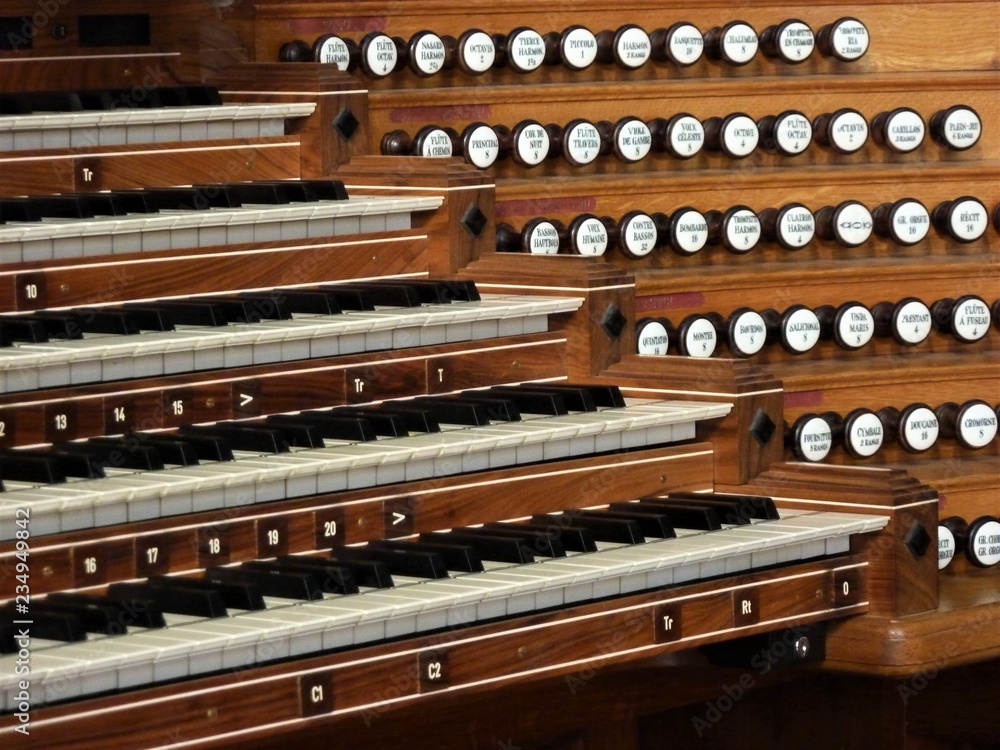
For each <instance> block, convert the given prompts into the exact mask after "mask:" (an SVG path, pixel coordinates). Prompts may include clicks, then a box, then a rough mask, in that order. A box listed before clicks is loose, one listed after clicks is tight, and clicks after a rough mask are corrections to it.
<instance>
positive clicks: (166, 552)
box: [135, 535, 170, 578]
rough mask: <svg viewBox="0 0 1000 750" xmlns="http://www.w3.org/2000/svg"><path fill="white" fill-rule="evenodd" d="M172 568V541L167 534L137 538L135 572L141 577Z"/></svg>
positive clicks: (157, 573) (165, 571) (160, 573)
mask: <svg viewBox="0 0 1000 750" xmlns="http://www.w3.org/2000/svg"><path fill="white" fill-rule="evenodd" d="M169 570H170V541H169V539H168V538H167V537H166V536H165V535H158V536H155V537H140V538H138V539H136V540H135V574H136V576H138V577H139V578H148V577H149V576H153V575H162V574H163V573H167V572H168V571H169Z"/></svg>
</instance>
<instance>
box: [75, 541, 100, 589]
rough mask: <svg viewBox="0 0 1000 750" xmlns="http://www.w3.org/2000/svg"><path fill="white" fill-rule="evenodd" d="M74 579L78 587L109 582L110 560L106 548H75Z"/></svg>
mask: <svg viewBox="0 0 1000 750" xmlns="http://www.w3.org/2000/svg"><path fill="white" fill-rule="evenodd" d="M73 578H74V581H75V583H76V585H77V586H78V587H83V586H96V585H98V584H101V583H106V582H107V580H108V558H107V551H106V550H105V549H104V547H98V546H88V547H76V548H74V550H73Z"/></svg>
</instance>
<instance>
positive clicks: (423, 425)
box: [363, 401, 441, 432]
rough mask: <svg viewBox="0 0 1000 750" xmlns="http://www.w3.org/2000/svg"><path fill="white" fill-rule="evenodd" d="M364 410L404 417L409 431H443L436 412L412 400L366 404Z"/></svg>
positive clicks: (404, 422) (405, 425) (404, 423)
mask: <svg viewBox="0 0 1000 750" xmlns="http://www.w3.org/2000/svg"><path fill="white" fill-rule="evenodd" d="M363 411H364V412H365V413H366V414H367V413H369V412H385V413H387V414H392V415H394V416H398V417H400V418H402V420H403V425H404V427H405V428H406V431H407V432H441V425H439V424H438V421H437V419H436V418H435V416H434V412H432V411H431V410H430V409H422V408H420V407H419V406H417V405H415V404H413V403H412V402H410V401H388V402H386V403H384V404H376V405H374V406H366V407H365V408H364V409H363Z"/></svg>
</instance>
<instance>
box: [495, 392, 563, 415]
mask: <svg viewBox="0 0 1000 750" xmlns="http://www.w3.org/2000/svg"><path fill="white" fill-rule="evenodd" d="M487 393H490V394H493V395H497V396H502V397H503V398H506V399H510V400H511V401H513V402H514V403H515V404H517V408H518V409H519V410H521V412H527V413H529V414H544V415H546V416H549V417H558V416H559V415H561V414H569V409H568V408H567V407H566V402H565V401H563V399H562V396H560V395H559V394H557V393H555V392H553V391H541V390H538V391H536V390H532V389H531V387H530V386H517V387H508V386H495V387H493V388H490V389H489V391H487Z"/></svg>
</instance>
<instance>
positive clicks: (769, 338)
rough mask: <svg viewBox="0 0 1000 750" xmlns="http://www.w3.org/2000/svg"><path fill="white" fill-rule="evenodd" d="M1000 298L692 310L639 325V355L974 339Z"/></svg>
mask: <svg viewBox="0 0 1000 750" xmlns="http://www.w3.org/2000/svg"><path fill="white" fill-rule="evenodd" d="M998 316H1000V300H995V301H994V302H993V305H992V306H990V305H988V304H987V303H986V301H985V300H983V299H982V298H981V297H978V296H976V295H974V294H966V295H962V296H961V297H946V298H944V299H940V300H937V301H936V302H933V303H932V304H931V305H929V306H928V305H927V304H925V303H924V302H923V301H922V300H920V299H918V298H917V297H904V298H903V299H901V300H899V301H898V302H891V301H885V302H879V303H878V304H875V305H873V306H872V307H870V308H869V307H867V306H865V305H863V304H862V303H860V302H857V301H853V300H852V301H849V302H844V303H843V304H840V305H836V306H835V305H821V306H819V307H817V308H815V309H811V308H809V307H806V306H805V305H801V304H796V305H791V306H790V307H788V308H787V309H786V310H784V312H778V311H777V310H774V309H770V308H769V309H765V310H760V311H758V310H755V309H753V308H751V307H738V308H737V309H735V310H734V311H733V312H732V313H730V314H729V315H728V316H727V317H723V316H722V315H721V314H719V313H716V312H710V313H692V314H690V315H688V316H686V317H685V318H684V319H683V320H681V322H680V323H679V324H676V325H675V324H674V323H673V322H672V321H670V320H668V319H666V318H661V317H648V318H642V319H640V320H639V321H638V322H637V323H636V350H637V352H638V353H639V354H642V355H649V356H664V355H667V354H670V353H671V352H675V353H676V354H679V355H681V356H685V357H699V358H706V357H711V356H713V355H715V354H716V352H717V350H718V349H719V347H720V346H721V345H725V346H726V347H727V348H728V350H729V353H730V354H731V355H732V356H735V357H752V356H754V355H756V354H758V353H759V352H760V351H761V350H763V348H764V347H765V346H768V345H773V344H780V345H781V347H782V349H784V350H785V351H786V352H788V353H789V354H796V355H798V354H805V353H806V352H809V351H812V350H813V349H814V348H815V347H816V346H817V344H819V342H821V341H833V342H835V343H836V345H837V346H839V347H840V348H841V349H844V350H846V351H854V350H857V349H861V348H863V347H865V346H867V345H868V344H869V343H871V342H872V340H873V339H875V338H890V337H891V338H892V339H893V340H894V341H895V342H896V343H897V344H900V345H902V346H906V347H911V346H917V345H919V344H922V343H924V342H925V341H927V340H928V338H929V337H930V335H931V333H932V332H934V331H937V332H938V333H939V334H941V335H948V336H951V337H952V338H953V339H954V340H955V341H957V342H959V343H961V344H974V343H976V342H977V341H980V340H982V339H983V338H985V337H986V335H987V334H988V333H989V330H990V326H991V325H993V324H996V325H997V326H1000V317H998Z"/></svg>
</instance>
